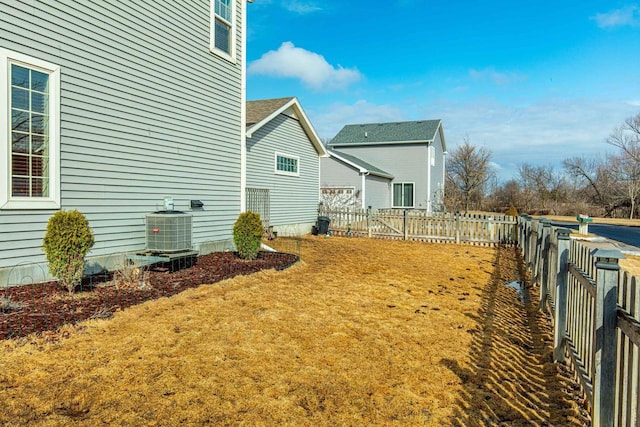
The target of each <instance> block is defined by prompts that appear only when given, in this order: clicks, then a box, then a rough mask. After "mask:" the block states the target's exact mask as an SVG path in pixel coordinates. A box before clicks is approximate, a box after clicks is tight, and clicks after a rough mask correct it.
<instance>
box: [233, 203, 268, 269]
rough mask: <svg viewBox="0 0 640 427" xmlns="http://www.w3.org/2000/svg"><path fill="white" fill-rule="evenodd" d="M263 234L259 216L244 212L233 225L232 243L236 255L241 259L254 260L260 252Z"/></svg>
mask: <svg viewBox="0 0 640 427" xmlns="http://www.w3.org/2000/svg"><path fill="white" fill-rule="evenodd" d="M263 234H264V228H263V227H262V221H261V220H260V214H257V213H255V212H251V211H246V212H243V213H241V214H240V216H238V219H237V220H236V223H235V224H234V225H233V241H234V242H235V244H236V249H237V250H238V255H240V258H242V259H256V258H257V257H258V251H259V250H260V241H261V240H262V235H263Z"/></svg>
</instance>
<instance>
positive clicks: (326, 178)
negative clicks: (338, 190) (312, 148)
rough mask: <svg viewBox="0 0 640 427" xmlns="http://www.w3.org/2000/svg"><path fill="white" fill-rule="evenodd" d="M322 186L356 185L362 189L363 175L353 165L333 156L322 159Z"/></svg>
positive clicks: (356, 187)
mask: <svg viewBox="0 0 640 427" xmlns="http://www.w3.org/2000/svg"><path fill="white" fill-rule="evenodd" d="M320 187H354V188H355V191H356V192H357V191H362V177H361V176H360V172H359V171H358V170H357V169H355V168H354V167H353V166H350V165H347V164H345V163H343V162H341V161H340V160H337V159H335V158H333V157H322V158H321V159H320Z"/></svg>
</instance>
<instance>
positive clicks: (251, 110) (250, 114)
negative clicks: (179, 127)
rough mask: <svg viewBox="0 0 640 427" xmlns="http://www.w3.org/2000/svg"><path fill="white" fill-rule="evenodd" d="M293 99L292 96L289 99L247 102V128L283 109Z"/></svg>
mask: <svg viewBox="0 0 640 427" xmlns="http://www.w3.org/2000/svg"><path fill="white" fill-rule="evenodd" d="M292 99H293V97H292V96H290V97H288V98H274V99H261V100H259V101H247V123H246V124H247V126H248V125H252V124H255V123H258V122H259V121H261V120H262V119H264V118H265V117H267V116H268V115H269V114H271V113H273V112H274V111H276V110H277V109H278V108H280V107H282V106H283V105H284V104H286V103H287V102H289V101H291V100H292Z"/></svg>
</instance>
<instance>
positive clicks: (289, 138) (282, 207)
mask: <svg viewBox="0 0 640 427" xmlns="http://www.w3.org/2000/svg"><path fill="white" fill-rule="evenodd" d="M246 121H247V129H246V137H247V139H246V141H247V162H246V194H247V196H246V197H247V204H246V208H247V210H251V211H255V212H258V213H259V214H260V215H261V217H262V219H263V222H264V225H265V227H266V226H272V227H273V230H274V231H277V232H278V233H279V235H299V234H305V233H309V232H310V231H311V227H312V225H313V224H314V223H315V221H316V220H317V217H318V200H319V197H320V157H323V156H326V155H327V153H326V150H325V148H324V145H323V144H322V142H321V141H320V138H318V135H317V134H316V132H315V130H314V129H313V126H312V125H311V122H309V119H308V118H307V116H306V115H305V113H304V111H303V110H302V107H301V106H300V103H299V102H298V100H297V99H296V98H278V99H267V100H260V101H249V102H247V117H246Z"/></svg>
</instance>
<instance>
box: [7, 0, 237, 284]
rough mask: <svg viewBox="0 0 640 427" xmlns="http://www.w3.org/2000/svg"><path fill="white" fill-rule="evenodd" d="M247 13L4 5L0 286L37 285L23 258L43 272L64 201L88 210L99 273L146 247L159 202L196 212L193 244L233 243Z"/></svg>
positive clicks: (233, 4)
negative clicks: (19, 281)
mask: <svg viewBox="0 0 640 427" xmlns="http://www.w3.org/2000/svg"><path fill="white" fill-rule="evenodd" d="M245 16H246V2H245V1H243V0H211V1H198V2H192V1H188V2H160V3H156V2H149V1H146V0H128V1H120V2H105V1H101V0H86V1H64V2H63V1H56V0H39V1H28V2H27V1H9V2H2V6H1V7H0V105H1V106H2V108H0V112H1V115H0V174H2V175H3V176H2V177H0V286H3V285H4V284H5V283H7V278H8V276H9V274H10V273H11V274H13V275H14V279H15V277H16V276H20V275H22V276H24V277H25V279H24V280H38V279H39V278H40V277H39V275H38V274H37V273H33V274H34V275H35V276H33V277H32V278H31V279H29V278H28V277H27V274H29V273H28V272H26V271H27V269H28V267H26V266H25V264H29V263H36V264H37V266H36V267H34V266H31V267H29V268H31V271H38V270H39V271H43V269H44V271H45V272H46V271H47V269H46V261H45V257H44V254H43V252H42V250H41V246H42V238H43V236H44V233H45V229H46V225H47V221H48V219H49V217H50V216H51V215H52V214H53V213H54V212H56V211H57V210H60V209H64V210H71V209H77V210H79V211H81V212H82V213H84V214H85V215H86V216H87V218H88V220H89V223H90V226H91V228H92V229H93V232H94V234H95V245H94V247H93V249H92V250H91V252H90V253H89V257H90V260H93V261H94V262H93V264H94V265H95V266H97V267H98V268H99V267H100V266H101V265H102V264H101V262H103V260H105V259H107V258H109V257H110V256H111V254H116V253H123V252H126V251H139V250H141V249H144V248H145V214H148V213H152V212H154V211H157V210H161V209H163V199H164V198H165V197H166V196H170V197H172V198H173V201H174V205H175V209H176V210H181V211H186V212H189V213H191V214H192V215H193V233H192V244H193V249H195V250H199V251H200V252H201V253H207V252H210V251H213V250H215V249H218V248H227V247H232V246H231V245H232V228H233V224H234V222H235V220H236V218H237V216H238V214H239V213H240V212H241V210H242V203H243V202H244V200H243V199H244V192H243V191H242V190H243V187H242V184H243V182H242V180H243V177H242V170H241V168H242V161H243V156H244V150H245V147H244V117H243V115H244V100H245V93H244V87H245V85H244V79H245ZM191 200H199V201H201V202H202V203H203V204H204V206H203V207H202V208H199V209H193V210H192V209H191V208H190V206H191V203H190V201H191ZM15 266H19V267H18V268H15ZM21 270H24V271H25V272H24V273H20V271H21Z"/></svg>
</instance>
